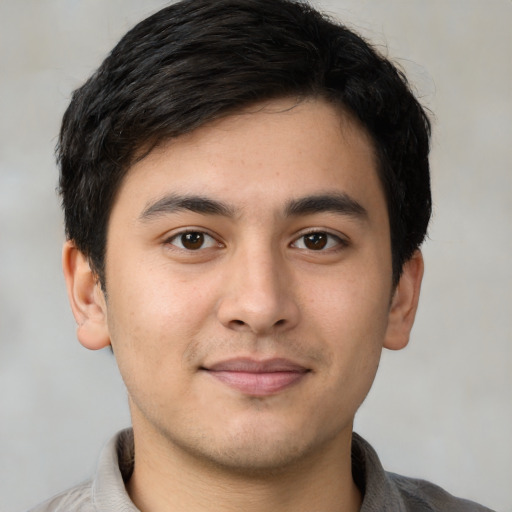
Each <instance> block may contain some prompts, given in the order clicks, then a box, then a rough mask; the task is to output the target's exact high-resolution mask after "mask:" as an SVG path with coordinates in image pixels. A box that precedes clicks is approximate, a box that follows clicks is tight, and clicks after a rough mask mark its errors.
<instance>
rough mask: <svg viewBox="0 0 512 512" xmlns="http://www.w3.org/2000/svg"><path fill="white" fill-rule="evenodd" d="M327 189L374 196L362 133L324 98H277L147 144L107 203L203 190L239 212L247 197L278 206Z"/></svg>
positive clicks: (141, 203)
mask: <svg viewBox="0 0 512 512" xmlns="http://www.w3.org/2000/svg"><path fill="white" fill-rule="evenodd" d="M333 191H334V192H341V193H344V194H345V193H346V194H349V195H354V194H355V195H356V196H361V197H364V196H365V195H367V193H377V194H380V195H382V191H381V187H380V183H379V180H378V176H377V163H376V157H375V151H374V148H373V143H372V141H371V139H370V137H369V136H368V135H367V133H366V131H365V130H364V129H363V128H362V127H361V126H360V125H359V123H358V122H357V121H355V120H354V119H353V117H352V116H350V115H349V114H347V113H346V112H344V111H343V110H342V109H341V108H338V107H336V106H333V105H332V104H329V103H327V102H325V101H322V100H312V99H310V100H305V101H302V102H296V101H295V100H291V99H281V100H272V101H269V102H266V103H260V104H257V105H254V106H252V107H250V108H247V109H245V110H243V111H241V112H239V113H235V114H233V115H230V116H228V117H225V118H222V119H220V120H216V121H214V122H211V123H209V124H206V125H204V126H202V127H200V128H198V129H196V130H194V131H193V132H191V133H189V134H186V135H182V136H180V137H178V138H176V139H173V140H170V141H167V142H165V143H163V144H161V145H159V146H158V147H156V148H154V149H153V150H152V151H151V152H150V153H149V154H147V155H146V156H145V157H144V158H142V159H141V160H140V161H138V162H137V163H136V164H134V165H133V166H132V167H131V168H130V170H129V171H128V173H127V175H126V176H125V178H124V181H123V183H122V185H121V187H120V190H119V193H118V196H117V200H116V203H115V204H114V209H115V208H116V207H119V205H120V204H124V202H125V201H126V202H129V203H130V204H131V205H132V206H134V207H135V205H137V206H136V207H137V208H138V209H139V210H140V211H141V210H142V209H144V208H147V205H148V203H151V202H152V201H153V202H154V201H157V200H158V199H159V196H160V197H161V196H162V195H164V194H168V193H173V194H195V195H197V194H198V193H201V195H205V194H206V195H209V196H210V195H211V196H214V197H215V198H218V199H220V200H223V201H224V200H225V201H227V202H229V203H230V204H231V203H233V206H234V207H235V208H239V209H242V210H243V208H244V207H245V206H246V205H247V204H250V203H251V201H252V202H253V203H254V202H255V203H257V204H259V205H260V206H261V208H268V207H272V208H279V206H281V207H283V208H284V205H285V204H289V202H290V199H295V198H300V197H301V196H305V195H311V194H321V193H328V192H333ZM253 206H255V205H254V204H253Z"/></svg>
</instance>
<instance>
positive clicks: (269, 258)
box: [217, 250, 300, 335]
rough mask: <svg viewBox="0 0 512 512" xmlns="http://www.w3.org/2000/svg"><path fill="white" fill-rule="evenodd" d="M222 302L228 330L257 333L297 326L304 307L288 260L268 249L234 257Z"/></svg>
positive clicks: (221, 317) (220, 309) (223, 320)
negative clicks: (295, 289)
mask: <svg viewBox="0 0 512 512" xmlns="http://www.w3.org/2000/svg"><path fill="white" fill-rule="evenodd" d="M224 277H225V279H224V293H223V294H222V297H221V299H220V301H219V303H218V309H217V315H218V319H219V321H220V322H221V323H222V324H223V325H224V326H225V327H226V328H228V329H231V330H235V331H239V332H252V333H254V334H257V335H265V334H271V333H275V332H284V331H287V330H289V329H292V328H293V327H295V326H296V325H297V323H298V321H299V316H300V309H299V305H298V302H297V300H296V297H295V293H294V286H293V282H292V281H293V280H292V279H291V274H290V272H289V271H288V269H287V268H286V261H285V259H284V258H283V257H282V256H280V255H279V254H272V252H271V251H270V250H268V251H257V252H255V251H247V252H245V253H244V254H239V255H238V256H237V257H233V258H232V261H230V265H229V269H228V270H227V272H226V274H225V276H224Z"/></svg>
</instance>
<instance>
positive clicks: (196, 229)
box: [163, 226, 224, 252]
mask: <svg viewBox="0 0 512 512" xmlns="http://www.w3.org/2000/svg"><path fill="white" fill-rule="evenodd" d="M187 233H200V234H202V235H204V236H205V237H208V238H211V239H212V240H213V241H214V242H215V245H214V244H211V245H209V246H208V247H201V248H199V249H196V250H192V249H187V248H185V247H180V246H178V245H176V244H174V243H173V241H174V240H176V239H177V238H179V237H180V236H183V235H186V234H187ZM163 243H164V244H165V245H169V246H172V247H173V249H177V250H180V251H186V252H198V251H200V250H201V249H202V250H205V249H211V248H212V247H215V246H216V247H222V246H223V245H224V244H223V243H222V242H221V241H220V240H219V237H218V236H217V235H215V234H213V233H211V232H210V231H209V230H207V229H204V228H199V227H195V226H186V227H183V228H179V229H177V230H174V231H173V232H171V233H170V234H169V233H168V234H166V235H165V237H164V239H163Z"/></svg>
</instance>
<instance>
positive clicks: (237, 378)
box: [201, 358, 310, 397]
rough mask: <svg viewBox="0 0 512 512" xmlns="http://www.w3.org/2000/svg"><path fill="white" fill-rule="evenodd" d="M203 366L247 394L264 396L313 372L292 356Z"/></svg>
mask: <svg viewBox="0 0 512 512" xmlns="http://www.w3.org/2000/svg"><path fill="white" fill-rule="evenodd" d="M201 369H202V370H204V371H205V372H207V373H208V374H209V375H211V376H212V377H214V378H215V379H217V380H219V381H220V382H222V383H224V384H226V385H228V386H229V387H231V388H233V389H236V390H237V391H240V392H241V393H243V394H246V395H250V396H260V397H262V396H268V395H273V394H276V393H278V392H280V391H282V390H284V389H286V388H288V387H290V386H292V385H295V384H298V383H299V382H300V381H301V380H302V379H304V377H305V376H306V375H307V374H308V373H309V371H310V370H309V369H308V368H305V367H304V366H301V365H300V364H297V363H294V362H293V361H290V360H288V359H268V360H264V361H258V360H255V359H250V358H239V359H230V360H227V361H221V362H218V363H215V364H212V365H211V366H207V367H203V368H201Z"/></svg>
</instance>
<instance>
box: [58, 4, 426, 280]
mask: <svg viewBox="0 0 512 512" xmlns="http://www.w3.org/2000/svg"><path fill="white" fill-rule="evenodd" d="M280 97H295V98H297V100H298V101H300V100H301V99H304V98H311V97H313V98H321V99H324V100H326V101H328V102H332V103H333V104H335V105H339V106H341V107H342V108H343V109H344V110H345V111H348V112H350V114H351V115H352V116H354V117H355V118H356V119H358V120H359V122H360V123H361V125H362V126H363V127H364V129H365V130H366V131H367V132H368V133H369V134H370V136H371V139H372V141H373V143H374V145H375V150H376V155H377V158H378V169H377V171H378V174H379V178H380V180H381V182H382V185H383V188H384V193H385V196H386V201H387V207H388V213H389V222H390V228H391V247H392V261H393V276H392V277H393V282H394V283H395V284H396V283H397V282H398V279H399V277H400V274H401V270H402V267H403V264H404V262H406V261H407V260H408V259H409V258H410V257H411V256H412V254H413V253H414V251H415V250H416V249H417V248H418V247H419V246H420V245H421V243H422V241H423V239H424V237H425V234H426V230H427V225H428V222H429V218H430V214H431V196H430V177H429V163H428V153H429V140H430V123H429V120H428V117H427V115H426V113H425V111H424V109H423V108H422V107H421V105H420V104H419V102H418V101H417V100H416V98H415V97H414V95H413V94H412V92H411V90H410V87H409V85H408V82H407V80H406V78H405V76H404V74H403V73H402V72H401V71H400V70H399V69H398V68H397V67H396V66H395V65H393V64H392V63H391V62H390V61H389V60H388V59H387V58H385V57H383V56H382V55H381V54H380V53H379V52H377V51H376V50H375V49H374V48H373V47H372V46H371V45H370V44H369V43H368V42H366V41H365V40H364V39H363V38H362V37H360V36H359V35H357V34H355V33H354V32H353V31H351V30H349V29H348V28H347V27H345V26H344V25H342V24H340V23H338V22H336V21H333V20H332V19H330V18H329V17H327V16H326V15H323V14H320V13H319V12H318V11H316V10H315V9H313V8H312V7H311V6H309V5H307V4H306V3H305V2H300V1H293V0H215V1H211V0H183V1H180V2H178V3H175V4H172V5H170V6H168V7H166V8H164V9H162V10H160V11H159V12H157V13H156V14H154V15H152V16H150V17H149V18H147V19H145V20H144V21H142V22H140V23H139V24H138V25H136V26H135V27H134V28H133V29H132V30H130V31H129V32H128V33H127V34H126V35H125V36H124V37H123V38H122V39H121V41H120V42H119V43H118V44H117V46H116V47H115V48H114V49H113V50H112V52H111V53H110V54H109V56H108V57H107V58H106V59H105V61H104V62H103V63H102V65H101V66H100V68H99V69H98V70H97V71H96V72H95V73H94V75H93V76H92V77H91V78H90V79H89V80H88V81H87V82H86V83H85V84H84V85H83V86H82V87H80V88H79V89H77V90H76V91H75V92H74V93H73V97H72V100H71V103H70V105H69V107H68V109H67V111H66V113H65V114H64V118H63V123H62V128H61V132H60V139H59V143H58V146H57V158H58V162H59V164H60V193H61V196H62V203H63V208H64V214H65V226H66V236H67V237H68V239H71V240H73V241H74V243H75V244H76V246H77V247H78V249H79V250H80V251H82V252H83V253H84V254H85V255H86V256H87V257H88V259H89V261H90V263H91V267H92V268H93V270H94V272H95V273H97V275H98V277H99V279H100V282H101V284H102V285H103V286H104V285H105V275H104V257H105V248H106V237H107V225H108V219H109V215H110V211H111V209H112V205H113V202H114V200H115V197H116V192H117V190H118V189H119V186H120V183H121V181H122V179H123V176H124V175H125V173H126V172H127V170H128V169H129V168H130V165H132V164H133V162H134V160H135V158H136V157H137V155H139V154H140V151H141V150H143V149H144V148H151V147H154V146H155V145H156V144H158V143H159V142H162V141H164V140H166V139H170V138H174V137H178V136H180V135H182V134H184V133H187V132H190V131H192V130H194V129H195V128H197V127H199V126H201V125H203V124H204V123H206V122H208V121H212V120H214V119H218V118H220V117H222V116H226V115H229V114H230V113H234V112H236V111H238V110H240V109H242V108H244V107H247V106H250V105H251V104H255V103H257V102H261V101H265V100H269V99H274V98H280Z"/></svg>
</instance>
